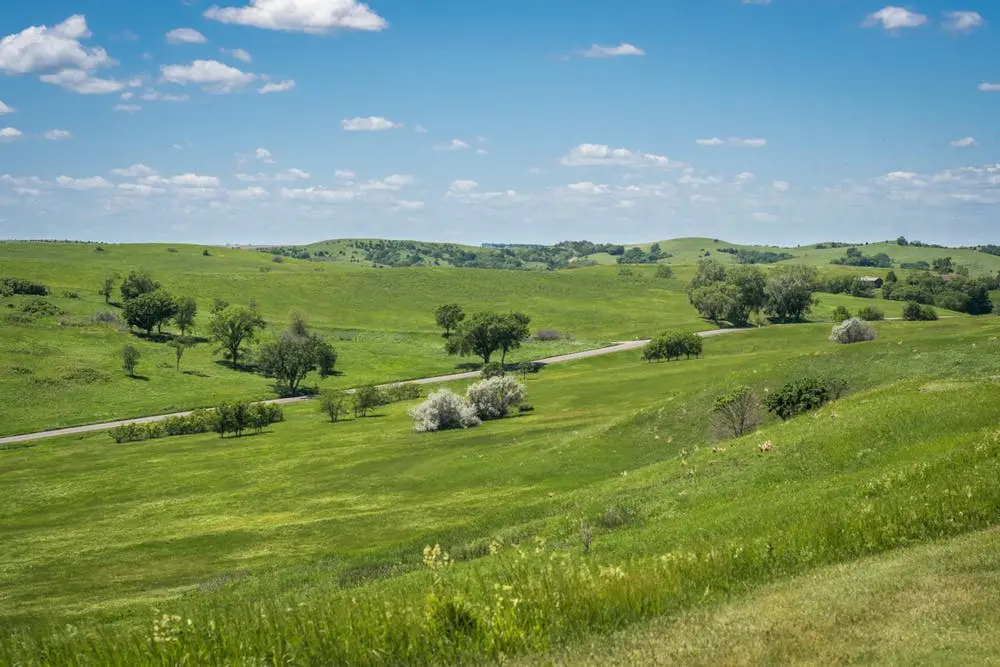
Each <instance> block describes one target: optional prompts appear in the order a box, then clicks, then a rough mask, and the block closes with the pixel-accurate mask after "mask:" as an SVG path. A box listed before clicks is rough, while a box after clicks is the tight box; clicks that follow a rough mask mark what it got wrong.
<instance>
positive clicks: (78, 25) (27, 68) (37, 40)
mask: <svg viewBox="0 0 1000 667" xmlns="http://www.w3.org/2000/svg"><path fill="white" fill-rule="evenodd" d="M89 37H90V30H88V29H87V19H86V18H85V17H83V16H82V15H79V14H77V15H74V16H71V17H69V18H68V19H66V20H65V21H63V22H62V23H60V24H58V25H56V26H53V27H51V28H49V27H47V26H44V25H43V26H32V27H30V28H25V29H24V30H22V31H21V32H19V33H16V34H13V35H7V36H6V37H4V38H3V39H2V40H0V72H3V73H5V74H31V73H34V72H44V71H51V70H58V69H81V70H87V71H89V70H93V69H97V68H98V67H105V66H109V65H113V64H114V61H113V60H112V59H111V58H110V57H109V56H108V53H107V51H105V50H104V49H102V48H100V47H93V48H88V47H85V46H83V45H82V44H81V43H80V40H81V39H88V38H89Z"/></svg>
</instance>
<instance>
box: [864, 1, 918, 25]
mask: <svg viewBox="0 0 1000 667" xmlns="http://www.w3.org/2000/svg"><path fill="white" fill-rule="evenodd" d="M925 23H927V17H926V16H924V15H923V14H917V13H916V12H911V11H910V10H908V9H906V8H904V7H892V6H890V7H883V8H882V9H880V10H878V11H877V12H875V13H874V14H869V15H868V18H866V19H865V21H864V23H862V24H861V25H862V26H863V27H866V28H871V27H874V26H881V27H882V29H883V30H900V29H902V28H917V27H919V26H922V25H924V24H925Z"/></svg>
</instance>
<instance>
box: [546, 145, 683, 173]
mask: <svg viewBox="0 0 1000 667" xmlns="http://www.w3.org/2000/svg"><path fill="white" fill-rule="evenodd" d="M559 162H560V163H561V164H562V165H564V166H567V167H593V166H602V165H608V166H635V167H640V166H648V167H668V166H672V165H673V164H675V163H674V162H673V161H672V160H670V159H669V158H668V157H666V156H664V155H654V154H652V153H639V152H635V151H631V150H629V149H627V148H610V147H609V146H606V145H604V144H580V145H579V146H576V147H575V148H573V149H572V150H570V152H569V153H568V154H567V155H565V156H563V157H562V158H560V160H559Z"/></svg>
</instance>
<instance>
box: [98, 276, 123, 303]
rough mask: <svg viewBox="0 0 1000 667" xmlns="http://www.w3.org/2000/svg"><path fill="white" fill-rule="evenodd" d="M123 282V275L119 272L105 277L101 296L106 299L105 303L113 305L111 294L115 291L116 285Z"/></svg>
mask: <svg viewBox="0 0 1000 667" xmlns="http://www.w3.org/2000/svg"><path fill="white" fill-rule="evenodd" d="M119 280H121V275H120V274H119V273H118V272H117V271H113V272H111V273H109V274H108V275H106V276H104V281H103V282H102V283H101V292H100V294H101V296H103V297H104V303H111V293H112V292H113V291H114V289H115V285H116V284H118V281H119Z"/></svg>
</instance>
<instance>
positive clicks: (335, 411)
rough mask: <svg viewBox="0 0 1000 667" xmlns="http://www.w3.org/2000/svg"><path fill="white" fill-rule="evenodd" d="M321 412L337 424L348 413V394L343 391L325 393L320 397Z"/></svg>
mask: <svg viewBox="0 0 1000 667" xmlns="http://www.w3.org/2000/svg"><path fill="white" fill-rule="evenodd" d="M319 407H320V411H321V412H322V413H323V414H325V415H326V416H327V417H329V418H330V421H332V422H334V423H336V422H338V421H340V416H341V415H343V414H346V413H347V394H345V393H344V392H342V391H324V392H323V393H322V394H320V397H319Z"/></svg>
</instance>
